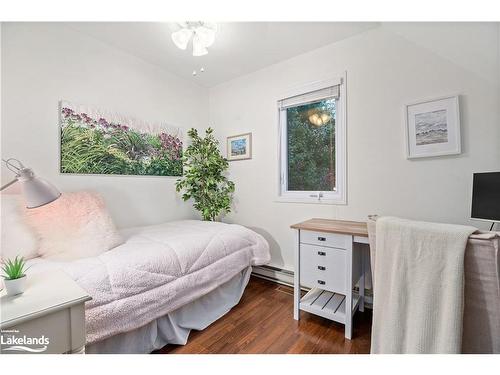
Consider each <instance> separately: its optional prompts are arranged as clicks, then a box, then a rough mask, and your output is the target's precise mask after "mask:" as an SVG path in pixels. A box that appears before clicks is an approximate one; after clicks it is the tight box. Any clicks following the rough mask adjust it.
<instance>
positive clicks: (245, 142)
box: [226, 133, 252, 161]
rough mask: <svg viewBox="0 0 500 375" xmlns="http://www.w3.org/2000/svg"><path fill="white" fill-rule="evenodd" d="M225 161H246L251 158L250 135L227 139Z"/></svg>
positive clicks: (245, 134)
mask: <svg viewBox="0 0 500 375" xmlns="http://www.w3.org/2000/svg"><path fill="white" fill-rule="evenodd" d="M226 145H227V146H226V152H227V160H229V161H233V160H246V159H251V158H252V133H244V134H238V135H233V136H230V137H227V143H226Z"/></svg>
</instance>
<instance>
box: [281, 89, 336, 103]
mask: <svg viewBox="0 0 500 375" xmlns="http://www.w3.org/2000/svg"><path fill="white" fill-rule="evenodd" d="M339 95H340V85H335V86H330V87H325V88H322V89H320V90H315V91H311V92H307V93H305V94H301V95H295V96H291V97H289V98H285V99H281V100H279V101H278V107H279V109H286V108H290V107H295V106H297V105H303V104H308V103H314V102H318V101H320V100H323V99H328V98H335V99H336V98H338V97H339Z"/></svg>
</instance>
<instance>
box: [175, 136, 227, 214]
mask: <svg viewBox="0 0 500 375" xmlns="http://www.w3.org/2000/svg"><path fill="white" fill-rule="evenodd" d="M188 136H189V138H190V140H191V144H190V145H189V146H188V147H187V148H186V151H185V152H184V154H183V158H182V160H183V168H184V175H183V177H181V178H180V179H179V180H177V183H176V190H177V192H180V191H181V190H184V192H183V194H182V199H183V200H184V201H187V200H188V199H191V198H193V200H194V208H195V209H196V210H198V211H199V212H200V213H201V216H202V218H203V220H210V221H215V220H217V219H218V218H219V216H220V215H221V214H224V213H229V212H231V201H232V195H233V192H234V182H232V181H229V180H228V179H227V178H226V176H225V175H224V174H225V172H226V170H227V168H228V166H229V164H228V161H227V159H226V158H224V157H223V156H222V155H221V153H220V151H219V142H218V141H217V139H215V137H214V135H213V129H211V128H208V129H207V130H206V131H205V138H202V137H200V136H199V135H198V131H197V130H196V129H190V130H189V131H188Z"/></svg>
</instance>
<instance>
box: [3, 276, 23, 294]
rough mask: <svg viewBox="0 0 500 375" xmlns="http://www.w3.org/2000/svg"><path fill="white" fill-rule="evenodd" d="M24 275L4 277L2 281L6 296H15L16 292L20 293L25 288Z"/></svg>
mask: <svg viewBox="0 0 500 375" xmlns="http://www.w3.org/2000/svg"><path fill="white" fill-rule="evenodd" d="M26 279H27V277H26V275H24V276H23V277H20V278H19V279H13V280H8V279H4V280H3V283H4V285H5V290H6V291H7V295H8V296H15V295H16V294H21V293H23V292H24V291H25V290H26Z"/></svg>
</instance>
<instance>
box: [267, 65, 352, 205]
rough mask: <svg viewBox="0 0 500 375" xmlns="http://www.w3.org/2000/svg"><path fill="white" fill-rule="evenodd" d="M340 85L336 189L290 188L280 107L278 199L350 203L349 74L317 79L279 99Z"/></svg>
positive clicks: (284, 133) (337, 115)
mask: <svg viewBox="0 0 500 375" xmlns="http://www.w3.org/2000/svg"><path fill="white" fill-rule="evenodd" d="M336 85H339V98H338V99H337V101H336V118H335V152H336V157H335V177H336V178H335V185H336V186H335V190H334V191H293V190H288V189H287V181H288V158H287V156H288V155H287V123H286V116H282V115H281V113H282V110H280V108H279V106H278V124H279V135H278V139H279V155H278V159H279V166H278V172H279V175H278V199H277V201H278V202H289V203H316V204H347V181H346V179H347V173H346V167H347V137H346V123H347V121H346V120H347V116H346V113H347V111H346V109H347V107H346V74H345V73H344V74H343V75H342V76H341V77H339V78H332V79H328V80H324V81H318V82H314V83H311V84H308V85H304V86H301V87H298V88H296V89H294V90H290V91H289V92H287V93H286V94H285V95H282V96H281V97H280V98H279V100H278V102H279V101H280V100H283V99H286V98H290V97H293V96H298V95H303V94H306V93H309V92H312V91H316V90H321V89H324V88H328V87H331V86H336Z"/></svg>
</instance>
